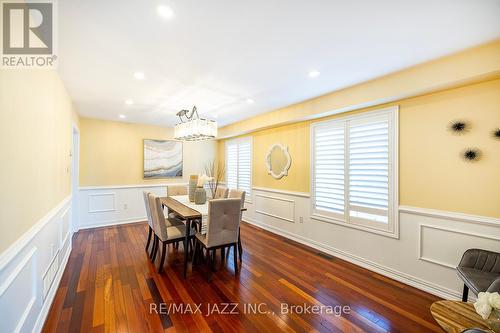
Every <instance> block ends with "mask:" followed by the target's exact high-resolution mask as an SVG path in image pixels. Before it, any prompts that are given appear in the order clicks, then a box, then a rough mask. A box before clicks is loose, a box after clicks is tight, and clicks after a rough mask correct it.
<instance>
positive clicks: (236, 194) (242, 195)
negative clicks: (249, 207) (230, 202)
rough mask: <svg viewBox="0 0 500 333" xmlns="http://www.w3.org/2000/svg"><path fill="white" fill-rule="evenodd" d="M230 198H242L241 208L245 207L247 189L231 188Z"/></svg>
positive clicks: (228, 195)
mask: <svg viewBox="0 0 500 333" xmlns="http://www.w3.org/2000/svg"><path fill="white" fill-rule="evenodd" d="M227 197H228V198H239V199H240V200H241V208H243V207H245V191H240V190H229V193H228V194H227Z"/></svg>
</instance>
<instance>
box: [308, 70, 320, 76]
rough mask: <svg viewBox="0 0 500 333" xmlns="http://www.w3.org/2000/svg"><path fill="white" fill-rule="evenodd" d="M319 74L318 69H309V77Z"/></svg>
mask: <svg viewBox="0 0 500 333" xmlns="http://www.w3.org/2000/svg"><path fill="white" fill-rule="evenodd" d="M319 74H321V73H320V72H318V71H316V70H314V71H310V72H309V77H310V78H315V77H318V76H319Z"/></svg>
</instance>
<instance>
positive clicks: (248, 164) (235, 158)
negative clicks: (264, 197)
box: [226, 138, 252, 200]
mask: <svg viewBox="0 0 500 333" xmlns="http://www.w3.org/2000/svg"><path fill="white" fill-rule="evenodd" d="M226 183H227V187H228V188H230V189H231V188H233V189H239V190H243V191H245V192H246V194H245V198H246V199H248V200H249V199H250V198H251V191H252V141H251V138H243V139H235V140H231V141H227V142H226Z"/></svg>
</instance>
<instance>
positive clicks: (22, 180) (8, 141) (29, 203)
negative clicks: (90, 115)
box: [0, 70, 78, 252]
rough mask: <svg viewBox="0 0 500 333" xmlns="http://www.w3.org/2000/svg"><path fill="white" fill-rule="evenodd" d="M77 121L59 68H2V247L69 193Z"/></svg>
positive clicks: (0, 224)
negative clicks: (60, 76)
mask: <svg viewBox="0 0 500 333" xmlns="http://www.w3.org/2000/svg"><path fill="white" fill-rule="evenodd" d="M72 123H76V124H77V123H78V116H77V114H76V113H75V112H74V111H73V106H72V103H71V100H70V98H69V96H68V95H67V93H66V90H65V88H64V86H63V83H62V82H61V80H60V78H59V76H58V74H57V72H55V71H49V70H0V156H2V162H1V163H0V165H1V172H0V184H1V186H2V189H1V191H0V252H3V251H4V250H5V249H6V248H8V247H9V246H10V245H11V244H12V243H14V241H15V240H17V239H18V238H19V237H21V235H22V234H24V233H25V232H27V231H28V230H29V229H30V228H31V227H32V226H33V225H34V224H35V223H36V222H38V220H39V219H40V218H42V217H43V216H44V215H45V214H47V213H48V212H49V211H50V210H51V209H52V208H54V207H55V206H57V205H58V204H59V203H60V202H61V201H62V200H63V199H64V198H66V197H67V196H68V195H70V193H71V176H70V166H71V158H70V150H71V141H72Z"/></svg>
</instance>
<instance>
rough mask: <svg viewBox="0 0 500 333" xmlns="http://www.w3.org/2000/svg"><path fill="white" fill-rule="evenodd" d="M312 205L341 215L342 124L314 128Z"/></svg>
mask: <svg viewBox="0 0 500 333" xmlns="http://www.w3.org/2000/svg"><path fill="white" fill-rule="evenodd" d="M313 135H314V138H313V141H314V162H315V163H314V166H313V167H314V181H313V183H314V197H315V199H316V200H315V203H314V205H315V208H316V209H318V210H322V211H324V212H325V213H327V214H328V215H333V216H335V215H339V216H341V217H343V215H344V207H345V200H344V164H345V163H344V149H345V148H344V125H343V124H337V125H333V126H329V125H328V126H318V127H316V128H315V130H314V134H313Z"/></svg>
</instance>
